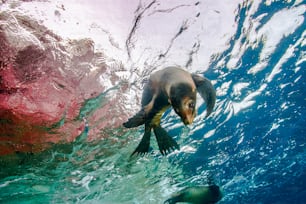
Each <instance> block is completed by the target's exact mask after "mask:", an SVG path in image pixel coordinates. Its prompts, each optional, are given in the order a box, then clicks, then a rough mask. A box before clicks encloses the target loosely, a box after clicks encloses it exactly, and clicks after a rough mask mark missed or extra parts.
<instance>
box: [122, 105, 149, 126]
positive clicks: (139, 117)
mask: <svg viewBox="0 0 306 204" xmlns="http://www.w3.org/2000/svg"><path fill="white" fill-rule="evenodd" d="M145 119H146V113H145V111H144V109H141V110H140V111H139V112H138V113H136V115H134V116H133V117H131V118H129V120H128V121H127V122H125V123H123V126H124V127H126V128H133V127H138V126H140V125H143V124H144V123H145V122H146V120H145Z"/></svg>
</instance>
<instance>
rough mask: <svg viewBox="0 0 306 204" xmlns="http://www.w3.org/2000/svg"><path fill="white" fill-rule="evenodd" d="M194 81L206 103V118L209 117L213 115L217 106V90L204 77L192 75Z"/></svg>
mask: <svg viewBox="0 0 306 204" xmlns="http://www.w3.org/2000/svg"><path fill="white" fill-rule="evenodd" d="M192 79H193V81H194V83H195V84H196V87H197V91H198V92H199V94H200V95H201V97H202V98H203V99H204V101H205V103H206V107H207V108H206V109H207V110H206V111H207V113H206V117H208V116H209V115H210V114H211V112H212V110H213V108H214V106H215V102H216V90H215V88H214V87H213V85H212V84H211V82H210V81H209V80H208V79H207V78H205V77H202V76H199V75H196V74H192Z"/></svg>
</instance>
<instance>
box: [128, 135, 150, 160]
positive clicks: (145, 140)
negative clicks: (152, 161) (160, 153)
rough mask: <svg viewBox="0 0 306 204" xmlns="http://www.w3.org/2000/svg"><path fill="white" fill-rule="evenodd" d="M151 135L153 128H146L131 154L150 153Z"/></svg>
mask: <svg viewBox="0 0 306 204" xmlns="http://www.w3.org/2000/svg"><path fill="white" fill-rule="evenodd" d="M150 137H151V129H146V130H145V133H144V134H143V136H142V139H141V141H140V143H139V145H138V146H137V148H136V149H135V151H134V152H133V153H132V154H131V156H133V155H134V154H137V155H144V154H146V153H148V152H149V148H150Z"/></svg>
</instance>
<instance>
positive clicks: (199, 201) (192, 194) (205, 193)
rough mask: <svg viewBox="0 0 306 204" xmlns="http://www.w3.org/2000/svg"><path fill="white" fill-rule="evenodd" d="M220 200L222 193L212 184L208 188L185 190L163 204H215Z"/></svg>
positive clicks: (200, 187)
mask: <svg viewBox="0 0 306 204" xmlns="http://www.w3.org/2000/svg"><path fill="white" fill-rule="evenodd" d="M221 198H222V193H221V191H220V188H219V186H217V185H215V184H212V185H209V186H199V187H189V188H186V189H184V190H182V191H180V192H178V193H176V194H175V195H173V196H172V197H171V198H170V199H168V200H166V201H165V202H164V204H175V203H179V202H187V203H192V204H213V203H217V202H218V201H219V200H221Z"/></svg>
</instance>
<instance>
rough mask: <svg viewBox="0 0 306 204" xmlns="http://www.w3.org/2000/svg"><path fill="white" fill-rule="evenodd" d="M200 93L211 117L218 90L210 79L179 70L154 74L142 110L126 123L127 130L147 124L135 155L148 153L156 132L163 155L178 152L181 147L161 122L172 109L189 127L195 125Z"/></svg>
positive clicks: (143, 99)
mask: <svg viewBox="0 0 306 204" xmlns="http://www.w3.org/2000/svg"><path fill="white" fill-rule="evenodd" d="M196 91H198V92H199V93H200V94H201V96H202V97H203V98H204V100H205V102H206V103H207V116H208V115H209V114H210V113H211V111H212V109H213V107H214V104H215V90H214V88H213V86H212V85H211V83H210V81H209V80H208V79H206V78H204V77H201V76H198V75H192V74H190V73H189V72H187V71H185V70H183V69H181V68H178V67H168V68H165V69H163V70H160V71H157V72H155V73H153V74H152V75H151V76H150V78H149V81H148V83H147V84H146V85H145V87H144V91H143V95H142V101H141V105H142V108H141V110H140V111H139V112H138V113H137V114H136V115H135V116H133V117H132V118H130V119H129V120H128V121H127V122H126V123H124V124H123V125H124V126H125V127H127V128H132V127H137V126H140V125H143V124H145V133H144V136H143V138H142V140H141V142H140V144H139V145H138V147H137V148H136V150H135V151H134V153H133V154H135V153H138V154H139V153H140V154H145V153H146V152H148V150H149V144H150V136H151V130H152V129H153V130H154V133H155V136H156V139H157V142H158V145H159V149H160V151H161V153H162V154H166V153H167V152H169V151H171V150H174V149H178V148H179V146H178V144H177V143H176V142H175V141H174V140H173V139H172V138H171V137H170V136H169V135H168V134H167V132H166V131H165V130H164V129H163V128H162V127H161V126H160V120H161V117H162V114H163V113H164V112H165V111H166V110H167V109H168V108H169V107H170V106H172V107H173V108H174V110H175V112H176V113H177V114H178V115H179V116H180V117H181V119H182V121H183V122H184V124H185V125H187V124H191V123H192V122H193V119H194V117H195V115H196V110H195V104H196Z"/></svg>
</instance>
